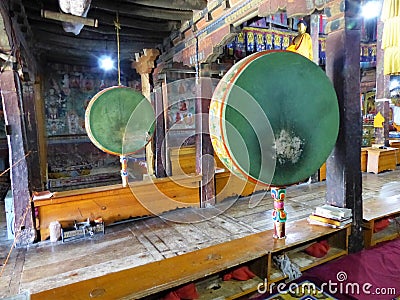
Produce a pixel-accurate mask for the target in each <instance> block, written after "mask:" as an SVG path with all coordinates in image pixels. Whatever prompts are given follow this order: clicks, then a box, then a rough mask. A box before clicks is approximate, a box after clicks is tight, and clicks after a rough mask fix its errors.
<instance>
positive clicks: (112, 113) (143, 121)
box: [85, 86, 155, 155]
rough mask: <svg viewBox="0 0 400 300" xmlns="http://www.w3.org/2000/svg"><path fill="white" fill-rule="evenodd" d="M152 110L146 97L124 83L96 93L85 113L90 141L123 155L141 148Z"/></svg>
mask: <svg viewBox="0 0 400 300" xmlns="http://www.w3.org/2000/svg"><path fill="white" fill-rule="evenodd" d="M154 124H155V113H154V110H153V107H152V105H151V103H150V102H149V100H147V99H146V97H145V96H143V95H142V94H141V93H139V92H137V91H135V90H134V89H131V88H128V87H125V86H113V87H110V88H107V89H104V90H102V91H100V92H99V93H97V94H96V95H95V96H94V97H93V98H92V99H91V100H90V102H89V105H88V107H87V109H86V113H85V127H86V131H87V134H88V136H89V138H90V140H91V141H92V142H93V144H94V145H96V147H98V148H99V149H101V150H103V151H105V152H107V153H110V154H114V155H127V154H132V153H135V152H137V151H139V150H141V149H143V148H144V147H145V146H146V144H147V143H148V142H149V141H150V139H151V138H152V136H153V133H154Z"/></svg>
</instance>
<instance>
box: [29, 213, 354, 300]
mask: <svg viewBox="0 0 400 300" xmlns="http://www.w3.org/2000/svg"><path fill="white" fill-rule="evenodd" d="M272 234H273V230H267V231H263V232H260V233H255V234H251V235H249V236H246V237H243V238H239V239H234V240H231V241H228V242H224V243H221V244H218V245H214V246H210V247H207V248H203V249H199V250H197V251H193V252H190V253H186V254H182V255H179V256H174V257H171V258H167V259H163V260H161V261H156V262H152V263H148V264H145V265H141V266H137V267H135V268H131V269H128V270H123V271H120V272H115V273H111V274H107V275H104V276H99V277H95V278H92V279H88V280H84V281H80V282H77V283H73V284H69V285H65V286H61V287H58V288H54V289H51V290H47V291H43V292H39V293H36V294H32V295H31V299H33V300H34V299H40V300H45V299H59V300H62V299H68V300H69V299H87V298H90V297H92V298H94V296H96V297H99V298H101V299H139V298H142V297H150V298H149V299H160V298H161V297H163V296H164V295H165V292H166V291H168V290H170V289H173V288H176V287H179V286H181V285H184V284H187V283H190V282H194V283H196V285H197V286H201V285H202V284H203V282H204V281H207V280H208V279H210V278H213V279H214V277H213V276H216V275H217V278H218V277H219V275H222V274H223V272H225V271H226V270H229V269H231V268H235V267H237V266H243V265H246V266H248V267H249V268H250V269H251V270H252V271H253V272H255V273H256V275H257V278H256V279H255V280H252V281H251V282H250V283H251V284H248V286H247V290H246V289H245V290H242V291H241V292H240V293H237V292H235V289H226V288H225V289H222V290H225V291H226V293H225V294H224V295H218V292H219V291H218V290H219V289H216V290H214V291H212V292H211V293H214V295H211V296H210V295H208V294H209V293H210V291H209V290H208V291H207V292H206V293H207V297H206V298H205V299H216V298H218V297H222V296H223V297H224V299H235V298H237V297H240V296H243V295H245V294H248V293H250V292H253V291H255V290H256V289H257V285H258V284H262V282H263V280H262V279H264V278H266V279H267V281H269V280H272V274H273V271H272V270H273V267H272V266H271V259H272V256H273V255H277V254H281V253H282V252H286V251H289V256H291V258H292V259H294V257H295V255H296V253H300V252H302V249H304V248H305V247H306V246H308V245H309V244H310V243H313V242H315V241H316V240H319V239H329V241H330V243H331V245H332V246H333V245H335V246H334V247H332V248H331V250H330V251H329V253H328V254H327V255H326V256H325V257H324V258H321V259H315V258H313V257H311V256H308V261H309V262H311V263H309V264H308V265H305V266H301V269H302V270H305V269H307V268H310V267H312V266H315V265H318V264H320V263H323V262H326V261H329V260H331V259H334V258H336V257H339V256H342V255H345V254H347V238H348V235H349V228H348V227H347V228H343V229H332V228H328V227H323V226H312V225H309V224H308V223H307V221H306V220H300V221H295V222H290V223H288V224H287V238H286V239H282V240H276V239H274V238H273V237H272ZM302 255H306V254H304V253H303V252H302ZM274 272H275V271H274ZM282 279H284V276H283V275H281V276H280V277H279V276H278V277H274V279H273V282H275V281H278V280H282ZM219 282H220V284H222V285H224V284H227V285H232V282H228V283H224V282H222V280H220V281H219ZM271 282H272V281H271ZM241 284H243V282H242V283H241ZM199 291H201V289H199ZM232 293H233V294H232ZM217 295H218V296H217Z"/></svg>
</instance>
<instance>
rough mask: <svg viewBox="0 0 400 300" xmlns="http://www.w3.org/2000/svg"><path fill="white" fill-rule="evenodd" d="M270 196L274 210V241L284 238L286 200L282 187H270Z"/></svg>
mask: <svg viewBox="0 0 400 300" xmlns="http://www.w3.org/2000/svg"><path fill="white" fill-rule="evenodd" d="M271 196H272V198H273V199H274V210H273V212H272V220H273V222H274V235H273V237H274V238H275V239H284V238H286V230H285V223H286V211H285V206H284V201H285V198H286V189H285V188H283V187H272V188H271Z"/></svg>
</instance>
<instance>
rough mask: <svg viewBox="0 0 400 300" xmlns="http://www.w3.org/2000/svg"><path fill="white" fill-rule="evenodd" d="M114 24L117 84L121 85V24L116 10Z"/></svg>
mask: <svg viewBox="0 0 400 300" xmlns="http://www.w3.org/2000/svg"><path fill="white" fill-rule="evenodd" d="M114 26H115V29H116V31H117V57H118V58H117V66H118V85H121V67H120V57H119V31H120V30H121V24H120V23H119V17H118V11H117V18H116V20H115V21H114Z"/></svg>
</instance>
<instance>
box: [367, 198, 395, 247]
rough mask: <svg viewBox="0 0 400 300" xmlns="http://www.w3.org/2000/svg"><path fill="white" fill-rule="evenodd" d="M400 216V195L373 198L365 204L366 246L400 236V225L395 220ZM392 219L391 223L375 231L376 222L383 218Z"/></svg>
mask: <svg viewBox="0 0 400 300" xmlns="http://www.w3.org/2000/svg"><path fill="white" fill-rule="evenodd" d="M399 216H400V196H399V195H395V196H392V197H381V198H373V199H368V200H367V201H365V203H364V205H363V229H364V246H365V247H367V248H368V247H371V246H374V245H376V244H378V243H380V242H384V241H388V240H392V239H394V238H398V237H400V232H399V230H400V226H399V224H398V223H397V222H396V221H395V220H394V219H395V218H397V217H399ZM386 218H390V219H392V222H391V224H390V225H389V226H388V227H387V228H385V229H383V230H382V231H379V232H376V233H375V232H374V228H375V224H376V223H377V222H379V221H381V220H383V219H386Z"/></svg>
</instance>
